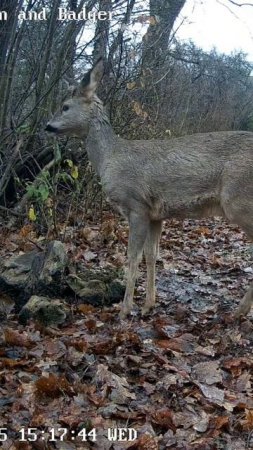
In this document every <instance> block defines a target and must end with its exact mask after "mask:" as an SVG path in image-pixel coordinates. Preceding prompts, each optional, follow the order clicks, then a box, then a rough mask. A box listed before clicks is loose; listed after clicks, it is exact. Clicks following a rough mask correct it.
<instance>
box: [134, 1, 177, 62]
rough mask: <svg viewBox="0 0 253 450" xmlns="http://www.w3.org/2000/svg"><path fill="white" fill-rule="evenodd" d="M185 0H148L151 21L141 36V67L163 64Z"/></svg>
mask: <svg viewBox="0 0 253 450" xmlns="http://www.w3.org/2000/svg"><path fill="white" fill-rule="evenodd" d="M185 3H186V0H150V1H149V4H150V17H151V23H150V25H149V27H148V31H147V33H146V34H145V36H144V38H143V51H142V61H143V69H147V70H148V71H150V70H151V71H152V69H153V68H158V67H159V66H161V65H162V64H163V61H164V56H165V55H166V51H167V49H168V43H169V39H170V37H171V31H172V28H173V25H174V23H175V21H176V19H177V17H178V15H179V13H180V11H181V9H182V8H183V6H184V4H185Z"/></svg>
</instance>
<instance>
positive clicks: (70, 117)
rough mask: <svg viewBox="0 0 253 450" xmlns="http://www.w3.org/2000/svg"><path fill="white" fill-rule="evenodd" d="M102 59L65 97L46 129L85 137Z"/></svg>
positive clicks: (100, 72) (51, 131)
mask: <svg viewBox="0 0 253 450" xmlns="http://www.w3.org/2000/svg"><path fill="white" fill-rule="evenodd" d="M103 70H104V69H103V61H102V59H99V60H98V61H97V63H96V64H95V66H94V67H93V69H91V70H90V71H89V72H88V73H86V74H85V75H84V77H83V79H82V81H81V83H80V84H79V86H78V87H77V88H75V89H74V90H73V91H72V95H71V96H70V97H69V98H67V99H66V100H65V101H64V103H63V105H62V108H61V111H59V112H57V113H56V114H55V116H54V117H53V118H52V120H50V122H48V124H47V126H46V129H45V130H46V131H48V132H50V133H54V134H56V135H66V136H77V137H82V138H84V137H86V136H87V135H88V132H89V125H90V120H91V117H92V112H93V108H94V104H95V103H97V102H98V98H97V97H96V95H95V92H96V89H97V86H98V84H99V82H100V80H101V78H102V76H103Z"/></svg>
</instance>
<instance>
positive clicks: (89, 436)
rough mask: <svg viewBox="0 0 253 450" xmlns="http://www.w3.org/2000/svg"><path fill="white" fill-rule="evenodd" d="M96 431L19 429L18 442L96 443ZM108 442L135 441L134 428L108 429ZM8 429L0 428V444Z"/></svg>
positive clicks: (5, 437)
mask: <svg viewBox="0 0 253 450" xmlns="http://www.w3.org/2000/svg"><path fill="white" fill-rule="evenodd" d="M97 431H98V430H97V429H96V428H92V429H89V430H88V429H86V428H82V429H80V430H79V431H76V430H69V429H68V428H64V427H63V428H53V427H50V428H48V429H47V430H43V429H40V428H21V429H20V430H19V431H18V437H17V439H18V441H19V442H36V441H38V440H42V441H47V442H57V441H62V442H63V441H65V440H71V441H78V442H86V441H89V442H96V441H97ZM105 433H106V436H107V439H108V441H111V442H127V441H130V442H131V441H135V440H136V439H137V431H136V430H135V429H134V428H108V429H106V430H105ZM8 438H9V436H8V429H7V428H0V443H1V442H5V441H7V440H8Z"/></svg>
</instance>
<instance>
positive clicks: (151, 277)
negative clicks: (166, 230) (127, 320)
mask: <svg viewBox="0 0 253 450" xmlns="http://www.w3.org/2000/svg"><path fill="white" fill-rule="evenodd" d="M161 231H162V221H152V222H150V224H149V229H148V233H147V238H146V241H145V245H144V254H145V259H146V265H147V291H146V301H145V304H144V306H143V308H142V314H143V315H144V314H146V313H148V312H149V311H150V309H151V308H153V307H154V306H155V264H156V260H157V255H158V251H159V241H160V236H161Z"/></svg>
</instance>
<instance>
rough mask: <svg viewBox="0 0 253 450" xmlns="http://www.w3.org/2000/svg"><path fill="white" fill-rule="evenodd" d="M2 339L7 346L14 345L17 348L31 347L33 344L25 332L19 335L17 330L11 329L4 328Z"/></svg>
mask: <svg viewBox="0 0 253 450" xmlns="http://www.w3.org/2000/svg"><path fill="white" fill-rule="evenodd" d="M4 339H5V343H6V344H7V345H15V346H17V347H26V348H30V347H32V346H33V345H34V344H35V342H32V340H31V339H30V337H29V336H28V334H27V332H26V331H23V332H22V333H19V331H17V330H13V329H12V328H5V330H4Z"/></svg>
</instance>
